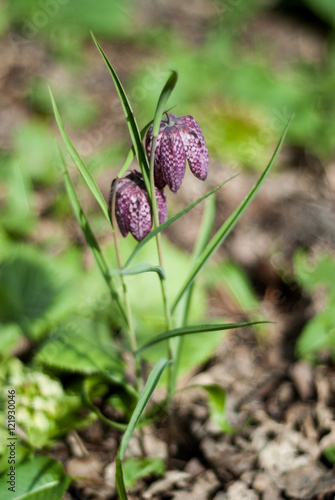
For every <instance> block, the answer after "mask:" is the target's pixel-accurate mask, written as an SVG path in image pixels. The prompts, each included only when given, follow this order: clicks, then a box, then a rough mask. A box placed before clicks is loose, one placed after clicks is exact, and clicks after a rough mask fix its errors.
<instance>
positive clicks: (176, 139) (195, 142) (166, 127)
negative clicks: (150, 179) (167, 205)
mask: <svg viewBox="0 0 335 500" xmlns="http://www.w3.org/2000/svg"><path fill="white" fill-rule="evenodd" d="M151 145H152V126H151V127H150V128H149V130H148V132H147V135H146V150H147V154H148V157H149V159H150V151H151ZM186 159H187V161H188V164H189V166H190V169H191V172H192V173H193V174H194V175H195V176H196V177H197V178H198V179H201V180H205V179H206V177H207V171H208V164H209V158H208V150H207V147H206V142H205V138H204V136H203V133H202V131H201V129H200V127H199V125H198V123H197V122H196V121H195V119H194V118H193V117H192V116H190V115H187V116H181V117H178V116H175V115H173V114H172V113H167V118H166V119H165V120H162V121H161V124H160V129H159V134H158V137H157V142H156V148H155V161H154V169H155V183H156V185H157V186H158V187H159V188H163V187H164V186H165V185H166V184H167V185H168V186H169V188H170V189H171V191H173V192H174V193H176V192H177V191H178V189H179V188H180V186H181V183H182V181H183V178H184V175H185V168H186Z"/></svg>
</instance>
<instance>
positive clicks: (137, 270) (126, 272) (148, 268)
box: [111, 262, 166, 280]
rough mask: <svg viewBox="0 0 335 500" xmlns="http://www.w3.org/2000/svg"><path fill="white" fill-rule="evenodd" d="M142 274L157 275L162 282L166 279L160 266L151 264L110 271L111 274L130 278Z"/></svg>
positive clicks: (144, 263)
mask: <svg viewBox="0 0 335 500" xmlns="http://www.w3.org/2000/svg"><path fill="white" fill-rule="evenodd" d="M142 273H157V274H158V275H159V276H160V277H161V278H162V279H163V280H164V279H165V277H166V276H165V272H164V269H163V268H162V267H161V266H153V265H152V264H147V263H146V262H140V263H139V264H135V266H132V267H127V268H126V269H113V270H112V271H111V274H116V275H122V276H132V275H134V274H142Z"/></svg>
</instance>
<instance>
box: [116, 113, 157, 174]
mask: <svg viewBox="0 0 335 500" xmlns="http://www.w3.org/2000/svg"><path fill="white" fill-rule="evenodd" d="M151 124H152V120H151V121H150V122H149V123H147V124H146V125H145V126H144V127H143V128H142V130H141V132H140V134H141V139H142V140H143V139H144V136H145V134H146V133H147V131H148V129H149V127H150V125H151ZM135 156H136V152H135V148H134V146H132V147H131V148H130V150H129V153H128V155H127V157H126V159H125V161H124V163H123V165H122V167H121V169H120V171H119V173H118V175H117V176H118V177H119V178H121V177H122V176H123V175H124V174H125V173H126V172H127V170H128V168H129V167H130V165H131V164H132V161H133V159H134V158H135Z"/></svg>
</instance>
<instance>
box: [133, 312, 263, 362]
mask: <svg viewBox="0 0 335 500" xmlns="http://www.w3.org/2000/svg"><path fill="white" fill-rule="evenodd" d="M262 323H272V321H246V322H243V323H220V324H212V325H211V324H209V325H196V326H183V327H180V328H175V329H173V330H168V331H167V332H163V333H161V334H160V335H157V337H154V338H153V339H151V340H150V341H149V342H147V343H146V344H144V345H143V346H142V347H141V348H140V349H139V350H138V351H137V352H136V356H138V355H139V354H142V352H143V351H145V350H146V349H148V347H151V346H153V345H154V344H157V343H158V342H163V341H164V340H168V339H172V338H174V337H180V336H181V335H191V334H193V333H205V332H220V331H223V330H230V329H232V328H242V327H244V326H252V325H259V324H262Z"/></svg>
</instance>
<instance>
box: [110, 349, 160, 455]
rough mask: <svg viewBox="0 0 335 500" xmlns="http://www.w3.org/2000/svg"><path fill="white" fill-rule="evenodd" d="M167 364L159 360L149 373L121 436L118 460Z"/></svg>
mask: <svg viewBox="0 0 335 500" xmlns="http://www.w3.org/2000/svg"><path fill="white" fill-rule="evenodd" d="M168 364H169V361H168V360H167V359H166V358H161V359H160V360H159V361H158V362H157V363H156V365H155V366H154V368H153V369H152V371H151V372H150V375H149V377H148V380H147V382H146V384H145V386H144V389H143V391H142V392H141V395H140V398H139V400H138V403H137V405H136V408H135V410H134V413H133V414H132V416H131V419H130V421H129V424H128V426H127V429H126V432H125V433H124V435H123V438H122V441H121V445H120V449H119V454H120V455H119V456H120V459H121V460H122V459H123V457H124V454H125V451H126V449H127V446H128V443H129V440H130V438H131V436H132V435H133V432H134V430H135V428H136V425H137V422H138V421H139V419H140V417H141V415H142V413H143V411H144V409H145V407H146V405H147V404H148V402H149V400H150V398H151V395H152V393H153V392H154V390H155V388H156V386H157V384H158V382H159V379H160V378H161V375H162V373H163V371H164V370H165V367H166V366H167V365H168Z"/></svg>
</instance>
